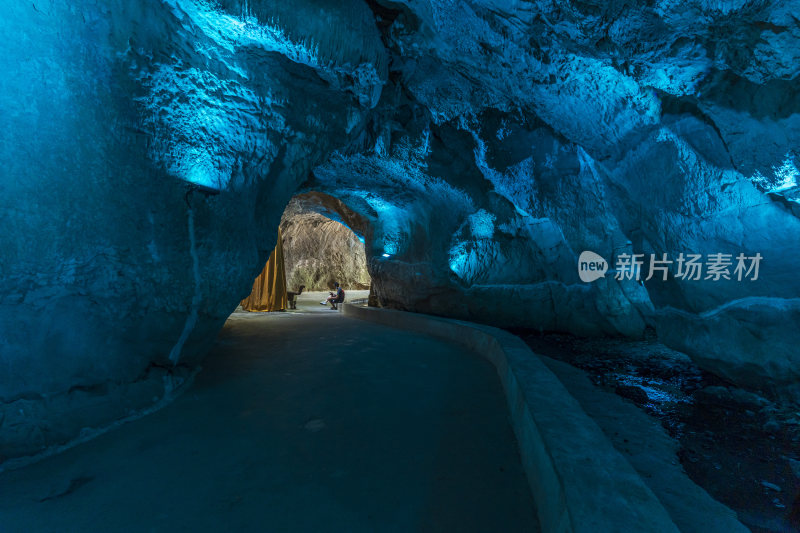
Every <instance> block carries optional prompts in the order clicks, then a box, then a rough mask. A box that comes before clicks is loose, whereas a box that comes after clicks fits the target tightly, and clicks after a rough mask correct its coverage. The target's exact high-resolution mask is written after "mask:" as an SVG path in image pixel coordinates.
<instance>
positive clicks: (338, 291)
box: [320, 281, 344, 310]
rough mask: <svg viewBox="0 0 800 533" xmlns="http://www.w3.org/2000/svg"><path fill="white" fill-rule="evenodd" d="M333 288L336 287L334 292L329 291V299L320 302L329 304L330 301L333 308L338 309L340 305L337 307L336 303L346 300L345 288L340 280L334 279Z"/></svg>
mask: <svg viewBox="0 0 800 533" xmlns="http://www.w3.org/2000/svg"><path fill="white" fill-rule="evenodd" d="M333 289H334V292H329V293H328V294H330V296H328V299H327V300H325V301H324V302H320V304H322V305H328V303H330V304H331V309H332V310H335V309H338V307H336V304H340V303H342V302H343V301H344V289H342V288H341V287H340V286H339V282H338V281H334V282H333Z"/></svg>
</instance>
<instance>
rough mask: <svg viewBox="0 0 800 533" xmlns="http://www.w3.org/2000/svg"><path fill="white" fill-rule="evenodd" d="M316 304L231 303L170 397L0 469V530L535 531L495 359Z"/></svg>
mask: <svg viewBox="0 0 800 533" xmlns="http://www.w3.org/2000/svg"><path fill="white" fill-rule="evenodd" d="M304 296H305V295H304ZM315 298H317V295H314V294H311V295H308V296H307V297H306V298H304V301H305V304H306V306H305V309H306V310H305V311H304V310H303V307H301V310H300V311H299V312H290V313H269V314H261V313H236V314H234V315H233V316H232V317H231V319H230V320H229V321H228V323H227V324H226V326H225V328H224V330H223V331H222V333H221V334H220V338H219V340H218V342H217V344H216V345H215V347H214V349H213V351H212V353H211V354H210V355H209V357H208V358H207V359H206V362H205V365H204V366H205V368H204V370H203V371H202V372H201V373H200V374H199V375H198V377H197V379H196V381H195V383H194V384H193V385H192V386H191V388H190V389H189V390H188V391H187V392H185V393H184V394H183V395H182V396H180V397H179V398H178V399H177V400H175V402H174V403H172V404H171V405H169V406H168V407H166V408H164V409H162V410H161V411H158V412H156V413H154V414H152V415H149V416H147V417H144V418H142V419H140V420H138V421H135V422H131V423H129V424H126V425H124V426H122V427H120V428H118V429H115V430H113V431H111V432H109V433H107V434H105V435H102V436H100V437H98V438H96V439H94V440H92V441H90V442H88V443H85V444H82V445H80V446H77V447H75V448H73V449H71V450H68V451H66V452H64V453H62V454H60V455H57V456H54V457H51V458H49V459H46V460H43V461H41V462H39V463H36V464H34V465H30V466H28V467H25V468H22V469H19V470H15V471H11V472H6V473H3V474H0V531H2V532H3V533H15V532H21V533H22V532H24V533H37V532H41V531H52V532H59V533H66V532H73V531H74V532H86V533H88V532H117V531H131V532H144V531H153V532H158V531H163V532H177V531H186V532H201V531H202V532H205V531H214V532H217V531H219V532H222V531H264V532H362V531H363V532H416V531H422V532H434V531H435V532H498V531H502V532H504V533H511V532H529V531H537V529H538V528H537V525H536V518H535V515H534V511H533V502H532V499H531V496H530V491H529V488H528V484H527V482H526V479H525V477H524V473H523V471H522V466H521V464H520V459H519V453H518V451H517V445H516V442H515V440H514V436H513V433H512V430H511V427H510V425H509V422H508V418H509V417H508V413H507V408H506V405H505V400H504V397H503V394H502V391H501V388H500V384H499V381H498V379H497V376H496V375H495V370H494V368H493V367H492V366H491V365H490V364H489V363H488V362H486V361H484V360H483V359H481V358H480V357H478V356H476V355H474V354H471V353H464V352H463V351H461V350H460V349H458V348H456V347H455V346H452V345H449V344H446V343H444V342H442V341H438V340H435V339H432V338H430V337H425V336H420V335H416V334H410V333H407V332H402V331H399V330H394V329H390V328H386V327H382V326H379V325H375V324H371V323H367V322H362V321H358V320H354V319H350V318H345V317H343V316H341V314H340V313H338V312H334V311H328V310H326V309H325V308H324V307H322V306H320V305H319V303H318V302H319V299H316V300H315ZM314 305H315V306H316V308H317V309H318V310H321V311H325V313H327V314H324V313H321V312H311V310H312V309H314V308H313V306H314Z"/></svg>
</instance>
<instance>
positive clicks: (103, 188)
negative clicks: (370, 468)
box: [0, 0, 800, 461]
mask: <svg viewBox="0 0 800 533" xmlns="http://www.w3.org/2000/svg"><path fill="white" fill-rule="evenodd" d="M792 8H793V4H792V3H791V2H788V3H787V2H777V1H765V2H733V1H731V2H708V1H705V0H691V1H687V2H672V1H667V0H656V1H654V2H647V3H641V4H636V5H633V4H631V3H630V2H606V3H602V2H586V1H580V2H578V1H568V2H550V1H547V2H545V1H533V2H524V3H523V2H521V3H509V4H504V5H499V4H498V3H496V2H491V1H488V0H470V1H465V2H451V1H444V0H425V1H421V0H403V1H389V0H370V1H368V2H362V1H361V0H346V1H342V2H336V3H335V4H334V3H330V2H328V3H321V2H318V1H317V0H300V1H291V2H277V1H274V0H250V1H248V2H244V1H243V0H221V1H216V2H208V1H205V0H143V1H141V2H135V3H133V2H127V1H122V0H110V1H109V2H105V3H102V5H101V4H100V3H97V2H94V1H89V0H75V1H73V2H70V3H69V5H65V4H63V3H58V2H47V1H45V2H36V3H25V4H23V3H19V2H5V3H3V4H2V6H0V28H2V30H3V37H4V38H3V39H2V40H0V43H2V44H0V47H2V53H0V67H2V68H0V72H2V75H0V120H2V126H3V127H2V128H0V158H1V159H2V161H3V171H2V172H3V174H2V180H0V193H2V194H0V212H1V213H2V220H3V231H2V232H0V250H2V254H0V411H2V414H0V455H1V456H2V457H0V461H2V460H3V458H8V457H13V456H17V455H22V454H26V453H31V452H35V451H37V450H41V449H44V448H45V447H47V446H49V445H52V444H58V443H62V442H65V441H67V440H69V439H70V438H72V437H75V436H77V435H78V434H79V433H80V431H81V429H82V428H94V427H97V426H99V425H102V424H104V423H108V422H110V421H113V420H115V419H118V418H121V417H124V416H127V415H128V414H129V413H135V412H136V411H137V410H141V408H142V406H143V405H145V404H148V403H150V402H152V401H154V399H158V398H159V397H163V396H164V395H165V394H168V393H169V391H171V390H172V389H173V388H174V387H176V386H179V385H180V383H182V382H183V381H184V380H185V379H186V377H187V376H188V375H190V372H191V368H192V367H193V366H194V365H195V363H196V362H197V361H198V360H199V359H200V357H201V356H202V354H203V353H204V350H205V349H206V348H207V346H208V345H209V343H210V342H211V341H212V340H213V338H214V336H215V334H216V332H217V330H218V329H219V328H220V326H221V325H222V323H223V322H224V320H225V318H226V316H227V315H228V314H229V313H230V311H231V310H232V309H233V308H234V307H235V306H236V303H237V302H238V301H239V300H240V299H241V298H242V297H244V296H246V294H247V292H248V291H249V289H250V286H251V283H252V280H253V278H254V277H255V276H256V275H257V274H258V272H259V271H260V269H261V268H262V266H263V264H264V262H265V261H266V258H267V255H268V253H269V251H270V250H271V249H272V248H273V246H274V238H275V237H274V235H275V234H276V232H275V229H276V228H277V226H278V224H279V222H280V214H281V213H282V211H283V209H284V207H285V206H286V205H287V203H288V202H289V200H290V198H291V197H292V196H293V195H295V194H297V193H306V194H312V195H315V196H314V197H315V198H317V199H318V200H319V201H320V205H323V206H325V207H326V208H327V209H329V210H330V212H332V213H334V212H335V213H337V214H338V215H339V216H340V217H341V220H342V221H344V222H345V223H346V224H347V225H348V226H350V227H351V228H353V229H354V230H356V231H357V232H358V233H359V234H361V235H362V236H364V239H365V255H366V258H367V268H368V270H369V274H370V276H371V278H372V281H373V293H374V297H375V298H377V300H379V301H380V302H381V303H382V304H383V305H387V306H392V307H398V308H403V309H412V310H417V311H422V312H430V313H437V314H442V315H448V316H454V317H460V318H468V319H472V320H478V321H484V322H489V323H492V324H496V325H502V326H511V325H518V326H527V327H532V328H538V329H542V330H558V331H568V332H572V333H576V334H581V335H607V334H612V335H628V336H640V335H642V333H643V331H644V330H645V328H647V327H653V328H655V330H656V331H657V333H658V335H659V337H660V338H661V339H662V340H663V341H664V342H666V343H668V344H669V345H671V346H673V347H677V348H678V349H681V350H683V351H685V352H686V353H688V354H690V355H691V356H692V357H693V358H694V359H695V360H696V361H697V362H698V363H700V364H701V365H703V366H704V367H705V368H707V369H710V370H712V371H714V372H716V373H718V374H720V375H722V376H724V377H726V378H728V379H730V380H732V381H735V382H738V383H741V384H745V385H747V386H750V387H754V388H761V389H771V390H773V392H778V393H791V392H792V391H795V392H796V391H797V384H798V383H800V355H798V351H797V350H796V346H798V345H800V328H797V327H793V326H794V325H795V324H798V323H800V281H798V278H797V276H796V274H795V273H796V272H797V271H798V270H799V269H800V253H798V252H797V246H798V242H799V241H798V235H800V221H799V220H798V214H799V213H800V208H798V207H797V206H798V205H799V204H798V198H800V189H798V179H799V177H800V171H798V152H797V147H798V146H800V105H798V104H799V103H800V102H799V101H798V96H797V95H798V94H800V91H798V90H797V84H798V69H800V61H798V58H797V54H798V50H800V25H799V24H798V21H797V19H796V18H795V17H794V16H793V11H792ZM584 250H591V251H593V252H595V253H597V254H599V255H601V256H602V257H603V258H605V260H606V261H607V262H608V263H609V264H610V266H612V267H614V266H616V263H617V262H618V260H619V259H620V258H624V257H625V254H643V257H645V258H647V259H645V260H644V262H643V264H642V269H643V271H644V272H647V270H648V269H649V266H650V262H649V257H650V254H653V256H654V257H656V258H661V257H663V254H667V255H668V256H669V257H670V258H672V259H673V260H675V259H677V257H679V256H680V254H681V253H683V254H700V255H701V256H702V257H703V259H704V260H707V259H708V258H709V256H710V255H711V254H720V253H721V254H729V255H730V256H731V257H736V256H737V255H738V254H739V253H742V254H745V255H746V256H748V257H749V256H755V255H756V254H760V256H761V257H762V258H763V261H762V263H761V265H760V266H761V269H760V273H759V277H758V279H757V280H743V281H738V280H736V279H735V277H734V279H724V278H723V279H720V280H714V279H706V278H705V275H704V276H703V277H702V278H701V279H699V280H687V279H681V278H680V276H678V274H679V271H678V264H677V263H676V262H673V263H672V264H670V265H669V267H668V275H667V279H666V280H662V279H661V278H660V277H654V278H651V279H647V280H646V279H641V280H636V279H616V277H617V276H614V275H613V274H614V272H610V273H607V274H606V276H605V277H603V278H601V279H598V280H596V281H594V282H592V283H586V282H583V281H581V280H580V278H579V274H578V257H579V255H580V254H581V252H582V251H584ZM732 273H733V272H731V274H732ZM644 277H646V276H644ZM142 384H143V386H142V387H139V385H142ZM153 384H155V385H154V389H153V388H152V387H151V385H153ZM137 387H139V388H137ZM153 390H155V391H156V392H153ZM126 391H127V392H126ZM137 391H138V392H137ZM112 397H113V398H117V400H115V401H114V402H105V403H104V402H103V401H102V399H103V398H112ZM123 399H124V400H123ZM103 405H105V407H102V406H103ZM90 406H95V407H93V408H91V409H90V408H89V407H90ZM78 413H88V414H86V415H85V416H83V415H80V416H79V415H78Z"/></svg>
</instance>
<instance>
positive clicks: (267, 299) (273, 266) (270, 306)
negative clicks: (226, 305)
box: [242, 228, 288, 311]
mask: <svg viewBox="0 0 800 533" xmlns="http://www.w3.org/2000/svg"><path fill="white" fill-rule="evenodd" d="M287 307H288V300H287V297H286V269H285V268H284V266H283V237H282V236H281V230H280V228H278V243H277V244H276V245H275V249H274V250H272V254H271V255H270V256H269V261H267V264H266V265H265V266H264V270H262V271H261V274H259V275H258V277H257V278H256V280H255V282H254V283H253V290H252V291H251V292H250V296H248V297H247V298H245V299H244V300H242V309H246V310H248V311H281V310H283V309H286V308H287Z"/></svg>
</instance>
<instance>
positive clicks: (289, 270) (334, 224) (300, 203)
mask: <svg viewBox="0 0 800 533" xmlns="http://www.w3.org/2000/svg"><path fill="white" fill-rule="evenodd" d="M319 211H322V212H326V214H327V215H328V216H325V215H323V214H321V213H320V212H319ZM330 217H333V219H332V218H330ZM339 218H340V217H339V216H338V214H336V213H332V212H330V211H327V210H326V209H325V208H324V207H323V206H321V205H319V204H316V203H314V202H309V200H308V199H306V198H303V197H299V198H298V197H296V198H293V199H292V201H291V202H289V205H288V206H286V210H285V211H284V212H283V217H282V218H281V232H282V233H283V251H284V262H285V264H286V283H287V286H288V287H289V290H297V289H298V288H299V287H300V286H301V285H305V290H307V291H326V290H329V289H331V288H333V283H334V282H337V281H338V282H339V284H340V285H341V286H342V287H343V288H344V289H345V290H350V289H353V290H356V289H369V286H370V278H369V273H368V272H367V257H366V254H365V252H364V242H363V239H364V237H363V236H361V237H359V236H357V235H356V234H355V233H354V232H353V230H352V229H350V228H348V227H347V226H345V225H344V224H343V222H340V221H339V220H337V219H339Z"/></svg>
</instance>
